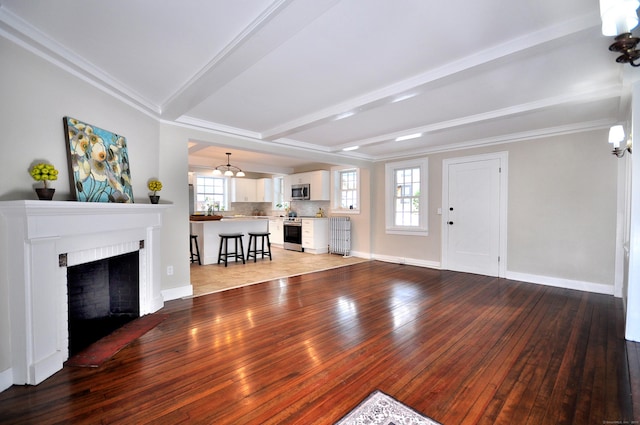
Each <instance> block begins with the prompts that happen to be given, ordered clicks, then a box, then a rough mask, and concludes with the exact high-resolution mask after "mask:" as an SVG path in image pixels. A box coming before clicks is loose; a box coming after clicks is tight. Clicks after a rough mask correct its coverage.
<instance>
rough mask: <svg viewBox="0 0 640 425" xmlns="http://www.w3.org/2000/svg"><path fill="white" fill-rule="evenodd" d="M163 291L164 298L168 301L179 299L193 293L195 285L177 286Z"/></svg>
mask: <svg viewBox="0 0 640 425" xmlns="http://www.w3.org/2000/svg"><path fill="white" fill-rule="evenodd" d="M161 292H162V298H163V299H164V300H165V302H166V301H171V300H178V299H180V298H187V297H190V296H192V295H193V286H191V285H190V284H189V285H184V286H179V287H177V288H171V289H164V290H162V291H161Z"/></svg>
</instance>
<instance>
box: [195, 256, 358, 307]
mask: <svg viewBox="0 0 640 425" xmlns="http://www.w3.org/2000/svg"><path fill="white" fill-rule="evenodd" d="M271 256H272V258H273V261H269V258H265V259H262V258H260V257H259V256H258V260H257V261H256V262H255V263H254V262H253V259H251V261H248V262H247V264H242V262H237V263H236V262H234V261H231V262H229V264H228V266H227V267H225V266H224V264H222V263H221V264H219V265H218V264H209V265H206V266H199V265H198V264H197V263H196V264H191V285H193V296H195V297H197V296H200V295H205V294H209V293H212V292H219V291H224V290H225V289H231V288H237V287H239V286H245V285H249V284H252V283H258V282H264V281H265V280H272V279H279V278H283V277H289V276H296V275H299V274H304V273H311V272H314V271H319V270H325V269H330V268H335V267H342V266H346V265H349V264H355V263H361V262H363V261H368V260H366V259H364V258H357V257H346V258H345V257H343V256H341V255H338V254H317V255H316V254H307V253H302V252H296V251H289V250H285V249H282V248H276V247H272V248H271Z"/></svg>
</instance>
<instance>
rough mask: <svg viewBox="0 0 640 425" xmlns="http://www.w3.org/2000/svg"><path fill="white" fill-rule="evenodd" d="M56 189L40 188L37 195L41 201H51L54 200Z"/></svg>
mask: <svg viewBox="0 0 640 425" xmlns="http://www.w3.org/2000/svg"><path fill="white" fill-rule="evenodd" d="M55 191H56V190H55V189H52V188H49V187H46V188H45V187H39V188H37V189H36V194H38V199H39V200H41V201H50V200H52V199H53V194H54V193H55Z"/></svg>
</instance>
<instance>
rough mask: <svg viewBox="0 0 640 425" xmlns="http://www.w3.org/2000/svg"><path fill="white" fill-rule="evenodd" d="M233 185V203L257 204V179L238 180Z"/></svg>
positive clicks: (234, 180)
mask: <svg viewBox="0 0 640 425" xmlns="http://www.w3.org/2000/svg"><path fill="white" fill-rule="evenodd" d="M232 184H233V188H234V190H233V192H232V196H231V202H257V199H256V198H257V196H256V181H255V179H245V178H236V179H233V181H232Z"/></svg>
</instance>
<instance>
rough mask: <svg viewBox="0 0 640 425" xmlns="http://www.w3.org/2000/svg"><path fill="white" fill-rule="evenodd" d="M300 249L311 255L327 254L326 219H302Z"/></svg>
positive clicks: (327, 223) (327, 234) (327, 231)
mask: <svg viewBox="0 0 640 425" xmlns="http://www.w3.org/2000/svg"><path fill="white" fill-rule="evenodd" d="M302 247H303V248H304V252H309V253H311V254H326V253H327V252H329V220H328V219H326V218H303V219H302Z"/></svg>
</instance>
